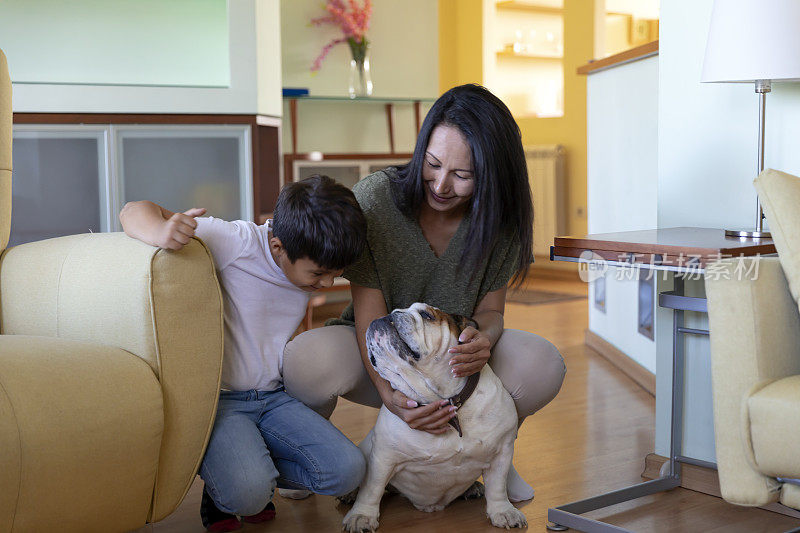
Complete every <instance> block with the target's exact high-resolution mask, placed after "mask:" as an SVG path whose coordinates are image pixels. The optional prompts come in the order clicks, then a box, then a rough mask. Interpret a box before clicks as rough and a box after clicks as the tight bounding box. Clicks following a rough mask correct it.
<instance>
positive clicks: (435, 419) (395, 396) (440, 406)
mask: <svg viewBox="0 0 800 533" xmlns="http://www.w3.org/2000/svg"><path fill="white" fill-rule="evenodd" d="M384 404H385V405H386V408H387V409H389V410H390V411H391V412H393V413H394V414H396V415H397V416H398V417H400V419H402V420H403V421H404V422H405V423H406V424H408V426H409V427H410V428H412V429H418V430H420V431H427V432H428V433H432V434H434V435H439V434H441V433H444V432H446V431H447V430H448V429H449V428H450V426H449V425H448V424H447V423H448V422H449V421H450V419H451V418H453V417H454V416H456V408H455V407H453V406H452V405H450V402H448V401H447V400H440V401H438V402H434V403H429V404H428V405H423V406H422V407H420V406H419V404H417V402H415V401H414V400H412V399H411V398H409V397H408V396H406V395H405V394H403V393H402V392H400V391H398V390H395V391H392V397H391V399H390V401H389V402H384Z"/></svg>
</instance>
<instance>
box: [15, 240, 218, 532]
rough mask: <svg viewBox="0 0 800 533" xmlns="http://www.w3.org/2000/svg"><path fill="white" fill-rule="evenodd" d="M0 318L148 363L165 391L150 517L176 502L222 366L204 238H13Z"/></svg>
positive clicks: (214, 286)
mask: <svg viewBox="0 0 800 533" xmlns="http://www.w3.org/2000/svg"><path fill="white" fill-rule="evenodd" d="M0 327H1V328H2V329H0V331H1V332H2V333H4V334H11V335H38V336H45V337H60V338H65V339H71V340H77V341H83V342H93V343H99V344H105V345H111V346H116V347H118V348H122V349H123V350H127V351H128V352H131V353H133V354H135V355H137V356H139V357H140V358H142V359H143V360H145V361H146V362H147V363H148V364H149V365H150V367H151V368H152V369H153V372H154V373H155V375H156V376H157V377H158V379H159V382H160V384H161V389H162V393H163V397H164V436H163V439H162V446H161V457H160V459H159V471H158V477H157V481H156V488H155V494H154V497H153V509H152V514H151V517H150V520H151V521H156V520H159V519H160V518H162V517H164V516H166V515H167V514H169V513H170V512H171V511H172V510H173V509H174V508H175V507H177V505H178V504H179V503H180V501H181V500H182V499H183V497H184V496H185V494H186V491H188V489H189V486H190V484H191V482H192V480H193V477H194V473H195V472H196V470H197V467H198V466H199V464H200V460H201V459H202V456H203V453H204V451H205V445H206V443H207V441H208V435H209V434H210V431H211V426H212V423H213V419H214V414H215V411H216V402H217V397H218V390H219V382H220V375H221V370H222V352H223V323H222V298H221V295H220V290H219V285H218V283H217V279H216V274H215V271H214V264H213V261H212V258H211V254H210V253H209V251H208V249H207V248H206V247H205V245H203V244H202V242H201V241H200V240H198V239H194V240H192V242H190V243H189V244H188V245H187V246H185V247H184V248H183V249H182V250H180V251H178V252H173V251H168V250H161V249H159V248H155V247H152V246H149V245H146V244H144V243H141V242H139V241H136V240H134V239H131V238H129V237H128V236H127V235H125V234H124V233H100V234H84V235H72V236H69V237H61V238H57V239H49V240H45V241H39V242H35V243H29V244H24V245H20V246H16V247H14V248H11V249H9V250H6V251H5V252H4V254H3V256H2V258H0ZM87 372H91V369H87Z"/></svg>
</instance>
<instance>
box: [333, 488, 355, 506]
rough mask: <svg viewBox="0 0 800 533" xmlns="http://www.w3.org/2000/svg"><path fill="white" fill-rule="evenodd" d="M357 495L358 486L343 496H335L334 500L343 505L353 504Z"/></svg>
mask: <svg viewBox="0 0 800 533" xmlns="http://www.w3.org/2000/svg"><path fill="white" fill-rule="evenodd" d="M357 496H358V488H356V489H354V490H351V491H350V492H348V493H347V494H345V495H344V496H337V497H336V501H337V502H339V503H341V504H343V505H353V504H354V503H355V502H356V497H357Z"/></svg>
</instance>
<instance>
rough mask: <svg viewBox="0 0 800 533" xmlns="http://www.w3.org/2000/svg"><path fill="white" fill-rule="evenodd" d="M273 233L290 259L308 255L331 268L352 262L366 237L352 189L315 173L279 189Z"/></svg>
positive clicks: (360, 213)
mask: <svg viewBox="0 0 800 533" xmlns="http://www.w3.org/2000/svg"><path fill="white" fill-rule="evenodd" d="M272 234H273V235H274V236H275V237H277V238H279V239H280V240H281V243H283V247H284V248H285V249H286V254H287V255H288V257H289V260H290V261H291V262H292V263H294V262H295V261H297V260H298V259H301V258H303V257H307V258H308V259H311V260H312V261H314V262H315V263H317V264H318V265H319V266H321V267H322V268H325V269H330V270H339V269H342V268H344V267H346V266H348V265H350V264H351V263H353V262H354V261H355V260H356V259H358V256H359V255H361V252H362V250H363V249H364V244H365V242H366V240H367V219H366V218H364V213H362V212H361V207H360V206H359V205H358V201H357V200H356V197H355V196H354V195H353V191H351V190H350V189H348V188H347V187H345V186H344V185H341V184H340V183H337V182H336V181H335V180H333V179H332V178H329V177H328V176H320V175H319V174H316V175H314V176H311V177H310V178H306V179H304V180H301V181H297V182H294V183H288V184H286V185H284V187H283V189H281V193H280V195H279V196H278V203H277V205H276V206H275V213H274V215H273V217H272Z"/></svg>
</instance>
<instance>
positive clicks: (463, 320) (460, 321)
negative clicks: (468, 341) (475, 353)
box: [452, 315, 478, 333]
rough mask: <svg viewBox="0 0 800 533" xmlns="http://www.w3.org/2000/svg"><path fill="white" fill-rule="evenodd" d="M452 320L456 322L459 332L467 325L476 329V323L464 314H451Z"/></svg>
mask: <svg viewBox="0 0 800 533" xmlns="http://www.w3.org/2000/svg"><path fill="white" fill-rule="evenodd" d="M452 317H453V320H455V322H456V327H457V328H458V332H459V333H461V332H462V331H464V330H465V329H467V328H468V327H470V326H472V327H473V328H475V329H478V323H477V322H475V321H474V320H472V319H471V318H470V317H468V316H464V315H452Z"/></svg>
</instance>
